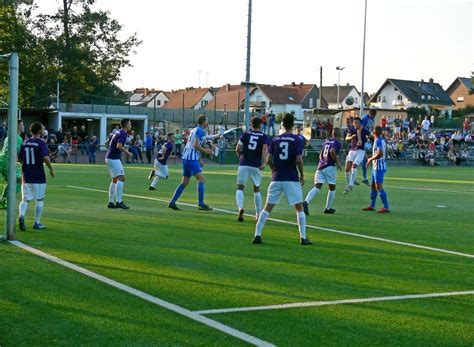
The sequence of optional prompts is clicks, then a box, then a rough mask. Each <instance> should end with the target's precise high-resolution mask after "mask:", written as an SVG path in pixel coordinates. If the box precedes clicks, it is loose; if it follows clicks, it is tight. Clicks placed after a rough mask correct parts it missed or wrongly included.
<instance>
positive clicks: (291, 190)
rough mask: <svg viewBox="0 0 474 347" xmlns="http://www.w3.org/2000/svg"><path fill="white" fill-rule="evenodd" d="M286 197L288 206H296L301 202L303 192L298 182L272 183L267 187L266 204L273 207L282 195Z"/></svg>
mask: <svg viewBox="0 0 474 347" xmlns="http://www.w3.org/2000/svg"><path fill="white" fill-rule="evenodd" d="M283 194H284V195H285V196H286V200H288V205H292V206H293V205H296V204H298V203H301V202H303V190H302V189H301V184H300V182H291V181H273V182H272V183H270V185H269V186H268V191H267V203H269V204H272V205H275V204H278V203H279V202H280V200H281V196H282V195H283Z"/></svg>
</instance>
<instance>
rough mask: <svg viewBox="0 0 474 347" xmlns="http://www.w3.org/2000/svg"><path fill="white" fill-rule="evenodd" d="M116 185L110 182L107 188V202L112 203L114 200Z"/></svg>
mask: <svg viewBox="0 0 474 347" xmlns="http://www.w3.org/2000/svg"><path fill="white" fill-rule="evenodd" d="M116 189H117V188H116V184H115V183H114V182H110V186H109V202H114V198H115V190H116Z"/></svg>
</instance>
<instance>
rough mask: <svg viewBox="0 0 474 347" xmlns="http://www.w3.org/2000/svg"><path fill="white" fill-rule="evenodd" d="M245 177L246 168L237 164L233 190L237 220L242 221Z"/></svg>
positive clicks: (246, 176)
mask: <svg viewBox="0 0 474 347" xmlns="http://www.w3.org/2000/svg"><path fill="white" fill-rule="evenodd" d="M247 179H248V170H247V169H246V167H244V166H239V169H238V170H237V190H236V191H235V202H236V204H237V211H238V212H239V216H238V218H237V220H238V221H239V222H243V221H244V213H245V211H244V188H245V183H246V182H247Z"/></svg>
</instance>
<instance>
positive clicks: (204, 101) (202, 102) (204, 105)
mask: <svg viewBox="0 0 474 347" xmlns="http://www.w3.org/2000/svg"><path fill="white" fill-rule="evenodd" d="M208 102H209V101H207V100H201V107H206V106H207V103H208Z"/></svg>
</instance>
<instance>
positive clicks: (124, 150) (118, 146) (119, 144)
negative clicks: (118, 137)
mask: <svg viewBox="0 0 474 347" xmlns="http://www.w3.org/2000/svg"><path fill="white" fill-rule="evenodd" d="M117 149H118V150H119V151H120V152H122V153H125V154H126V155H127V157H129V158H131V157H133V154H132V153H130V152H129V151H128V150H127V149H126V148H125V146H124V145H123V144H122V143H121V142H118V143H117Z"/></svg>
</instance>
